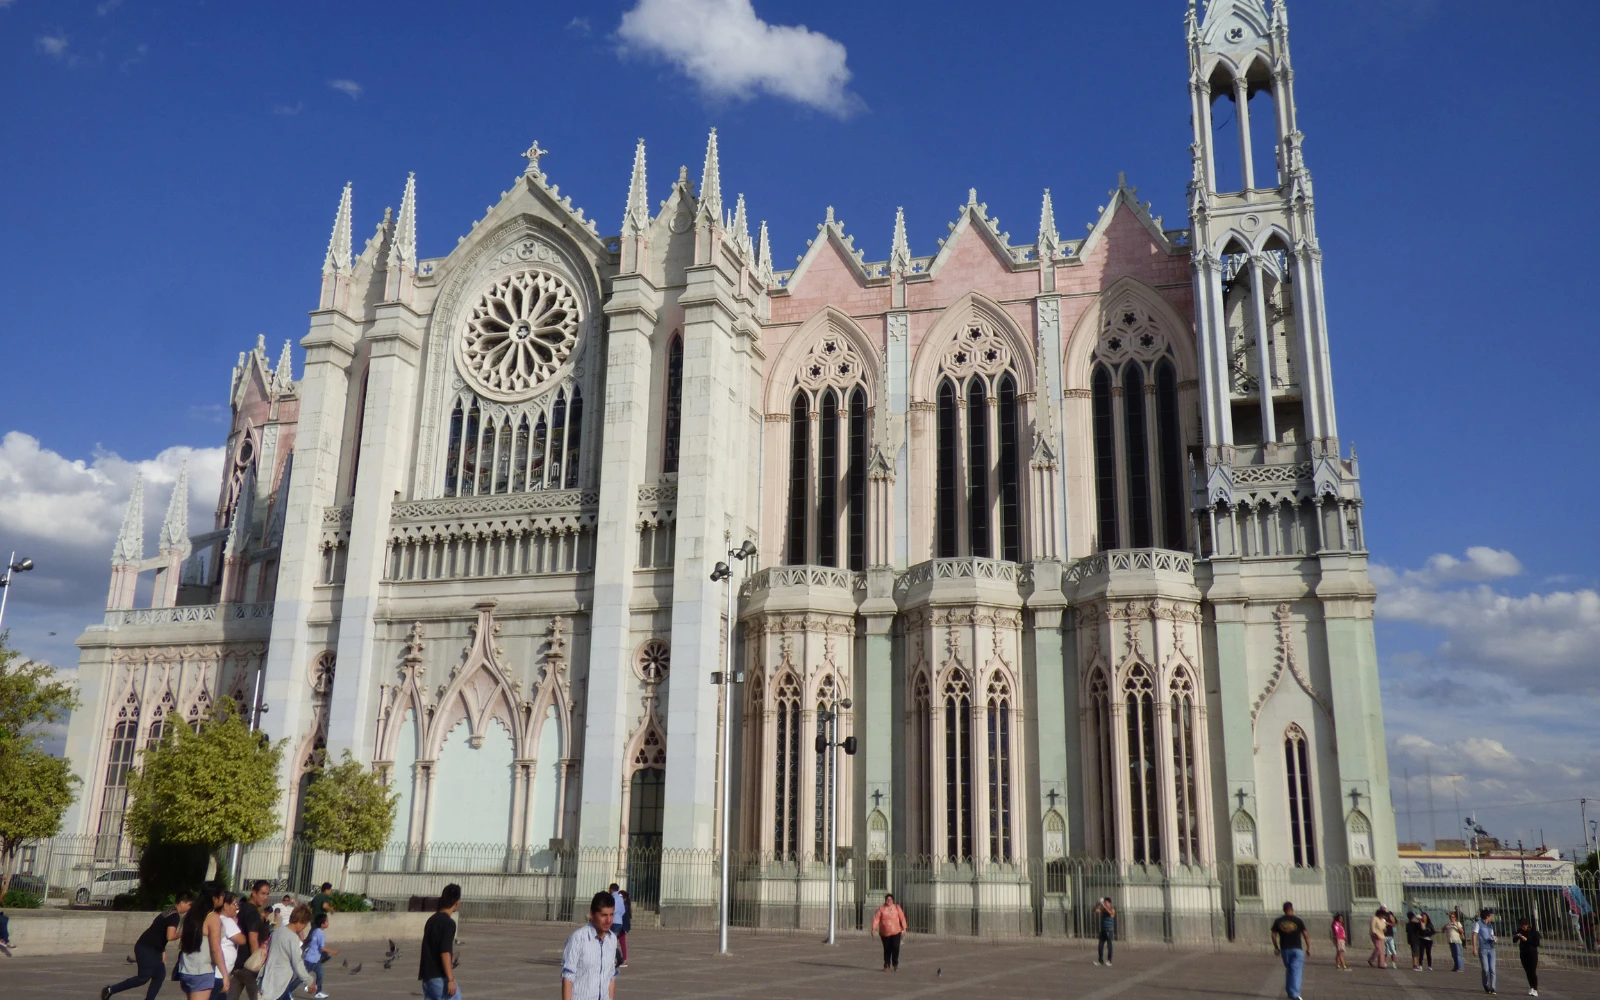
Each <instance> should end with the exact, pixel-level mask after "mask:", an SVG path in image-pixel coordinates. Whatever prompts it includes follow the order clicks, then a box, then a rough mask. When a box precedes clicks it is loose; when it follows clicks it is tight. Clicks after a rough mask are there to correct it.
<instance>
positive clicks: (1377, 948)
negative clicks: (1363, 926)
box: [1367, 906, 1389, 969]
mask: <svg viewBox="0 0 1600 1000" xmlns="http://www.w3.org/2000/svg"><path fill="white" fill-rule="evenodd" d="M1383 913H1384V910H1383V907H1381V906H1380V907H1378V909H1377V912H1375V913H1373V915H1372V923H1371V925H1370V927H1369V928H1368V933H1369V934H1370V935H1371V936H1372V957H1370V958H1368V959H1367V964H1368V965H1370V966H1373V967H1374V968H1378V969H1381V968H1383V967H1384V965H1383V961H1384V955H1383V933H1384V931H1386V930H1388V928H1389V922H1388V921H1387V920H1385V919H1384V918H1383Z"/></svg>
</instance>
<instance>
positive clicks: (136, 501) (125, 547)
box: [111, 472, 144, 566]
mask: <svg viewBox="0 0 1600 1000" xmlns="http://www.w3.org/2000/svg"><path fill="white" fill-rule="evenodd" d="M143 561H144V473H142V472H141V473H138V474H136V475H135V476H134V477H133V492H132V493H131V494H129V495H128V509H127V510H126V511H124V512H123V514H122V532H121V533H120V534H118V535H117V544H116V547H115V548H113V549H112V550H111V565H113V566H124V565H128V564H130V563H131V564H134V565H137V564H139V563H141V562H143Z"/></svg>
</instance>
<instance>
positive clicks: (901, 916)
mask: <svg viewBox="0 0 1600 1000" xmlns="http://www.w3.org/2000/svg"><path fill="white" fill-rule="evenodd" d="M872 933H874V934H876V935H878V936H879V937H880V938H882V939H883V971H884V972H888V971H889V970H890V969H891V968H893V969H894V971H896V972H899V971H900V939H901V938H902V937H904V936H905V933H906V911H904V910H902V909H900V904H899V903H896V902H895V901H894V893H889V894H888V895H887V896H884V897H883V905H882V906H880V907H878V912H877V913H874V914H873V915H872Z"/></svg>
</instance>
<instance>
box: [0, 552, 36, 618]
mask: <svg viewBox="0 0 1600 1000" xmlns="http://www.w3.org/2000/svg"><path fill="white" fill-rule="evenodd" d="M30 569H33V560H32V559H27V558H23V559H18V558H17V554H16V553H15V552H12V553H11V558H10V559H9V560H7V561H6V573H5V576H0V626H4V625H5V621H6V596H7V595H8V594H10V593H11V578H12V577H13V576H15V575H16V574H18V573H26V572H28V570H30Z"/></svg>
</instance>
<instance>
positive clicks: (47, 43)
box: [37, 31, 67, 59]
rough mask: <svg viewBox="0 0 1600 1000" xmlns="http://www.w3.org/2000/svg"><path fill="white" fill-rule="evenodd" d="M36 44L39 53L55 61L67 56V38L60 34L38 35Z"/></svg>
mask: <svg viewBox="0 0 1600 1000" xmlns="http://www.w3.org/2000/svg"><path fill="white" fill-rule="evenodd" d="M37 44H38V46H39V51H40V52H43V53H44V54H45V55H47V56H50V57H52V58H55V59H60V58H61V57H62V56H64V55H66V54H67V36H66V35H65V34H63V33H61V32H59V31H58V32H56V33H55V34H53V35H40V36H39V38H38V40H37Z"/></svg>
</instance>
